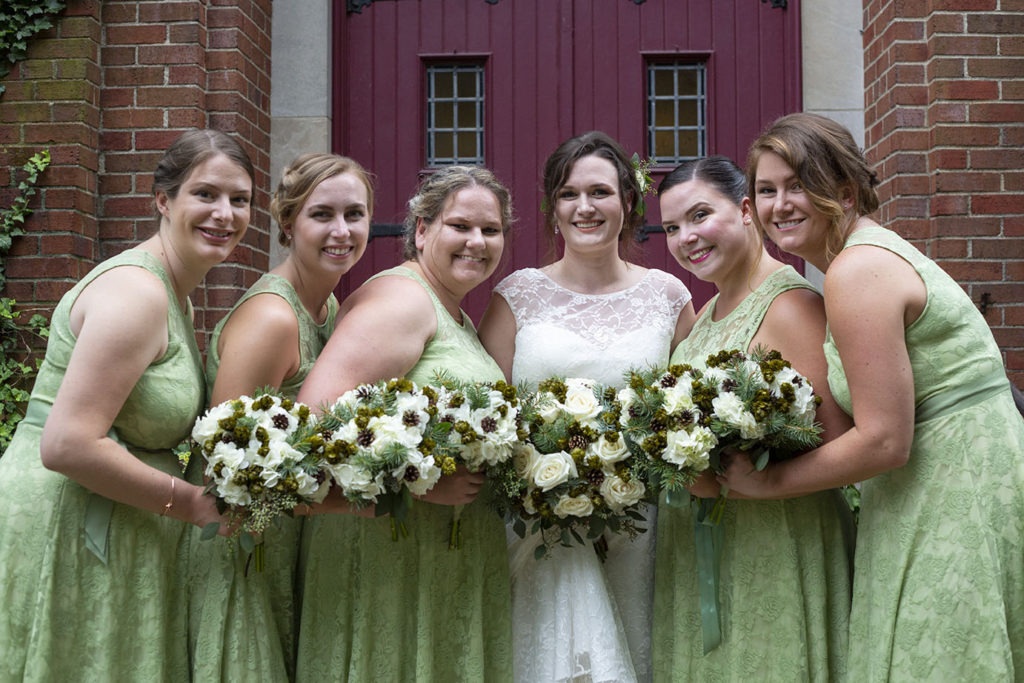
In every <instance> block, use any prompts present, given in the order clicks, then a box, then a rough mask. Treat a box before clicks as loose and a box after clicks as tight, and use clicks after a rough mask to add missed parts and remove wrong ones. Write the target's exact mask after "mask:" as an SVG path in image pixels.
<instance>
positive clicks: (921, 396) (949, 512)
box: [825, 227, 1024, 681]
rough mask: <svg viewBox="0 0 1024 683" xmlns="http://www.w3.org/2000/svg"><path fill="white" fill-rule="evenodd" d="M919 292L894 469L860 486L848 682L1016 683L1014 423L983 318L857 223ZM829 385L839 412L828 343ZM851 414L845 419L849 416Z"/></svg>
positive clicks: (839, 385)
mask: <svg viewBox="0 0 1024 683" xmlns="http://www.w3.org/2000/svg"><path fill="white" fill-rule="evenodd" d="M860 244H870V245H875V246H877V247H881V248H883V249H887V250H889V251H891V252H893V253H895V254H897V255H899V256H900V257H902V258H903V259H904V260H906V261H907V262H908V263H910V265H912V266H913V267H914V269H915V270H916V271H917V273H918V275H920V276H921V279H922V280H923V281H924V284H925V287H926V289H927V292H928V296H927V301H926V303H925V308H924V311H923V312H922V313H921V316H920V317H919V318H918V319H917V320H916V321H914V322H913V323H912V324H911V325H909V326H908V327H907V329H906V341H907V351H908V352H909V355H910V364H911V368H912V370H913V374H914V404H915V416H914V440H913V443H912V445H911V450H910V459H909V460H908V461H907V464H906V465H904V466H903V467H900V468H898V469H895V470H891V471H889V472H886V473H884V474H881V475H879V476H877V477H874V478H872V479H870V480H868V481H865V482H864V484H863V488H862V492H861V513H860V522H859V531H858V537H857V556H856V572H855V575H854V582H853V609H852V612H851V615H850V656H849V670H850V678H851V680H858V681H886V680H893V681H907V680H914V681H925V680H927V681H1013V680H1017V681H1020V680H1024V420H1022V419H1021V416H1020V414H1019V413H1018V412H1017V410H1016V408H1015V406H1014V403H1013V398H1012V394H1011V392H1010V386H1009V382H1008V381H1007V379H1006V375H1005V371H1004V369H1003V363H1002V357H1001V355H1000V352H999V348H998V347H997V346H996V342H995V340H994V339H993V337H992V333H991V331H990V330H989V327H988V325H987V324H986V322H985V319H984V318H982V316H981V314H980V313H978V311H977V309H975V307H974V304H973V303H972V302H971V300H970V299H969V298H968V297H967V295H966V294H965V293H964V291H963V290H962V289H961V288H960V285H958V284H957V283H956V282H955V281H954V280H953V279H952V278H950V277H949V276H948V275H947V274H946V273H945V272H944V271H943V270H942V269H941V268H940V267H939V266H938V265H937V264H935V263H934V262H932V261H931V260H929V259H928V258H926V257H925V256H923V255H922V254H921V253H920V252H919V251H918V250H917V249H916V248H915V247H914V246H913V245H911V244H909V243H908V242H906V241H904V240H903V239H902V238H900V237H899V236H898V235H897V234H896V233H894V232H892V231H890V230H886V229H885V228H881V227H870V228H862V229H861V230H858V231H856V232H855V233H853V234H852V235H851V236H850V237H849V238H848V239H847V241H846V247H847V248H848V247H851V246H854V245H860ZM825 354H826V357H827V358H828V362H829V385H830V386H831V387H832V394H833V395H834V396H835V397H836V400H837V401H838V402H839V405H840V406H842V407H843V409H844V410H846V411H848V412H849V411H851V410H852V407H851V406H852V404H851V402H850V393H849V387H848V386H847V383H846V376H845V374H844V371H843V366H842V363H841V362H840V359H839V354H838V352H837V350H836V348H835V345H834V344H833V343H832V340H831V337H830V338H829V339H828V340H827V341H826V344H825ZM854 419H856V415H854Z"/></svg>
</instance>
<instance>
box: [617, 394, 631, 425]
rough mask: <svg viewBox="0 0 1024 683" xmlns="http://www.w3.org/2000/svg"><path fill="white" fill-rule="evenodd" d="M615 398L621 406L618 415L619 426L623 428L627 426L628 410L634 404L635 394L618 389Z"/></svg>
mask: <svg viewBox="0 0 1024 683" xmlns="http://www.w3.org/2000/svg"><path fill="white" fill-rule="evenodd" d="M615 398H616V399H617V400H618V401H619V403H620V404H622V413H620V414H619V424H620V425H622V426H623V427H626V426H628V425H629V408H630V406H632V405H633V404H634V403H635V402H636V392H635V391H633V390H632V389H630V388H629V387H626V388H625V389H620V390H619V393H618V394H616V396H615Z"/></svg>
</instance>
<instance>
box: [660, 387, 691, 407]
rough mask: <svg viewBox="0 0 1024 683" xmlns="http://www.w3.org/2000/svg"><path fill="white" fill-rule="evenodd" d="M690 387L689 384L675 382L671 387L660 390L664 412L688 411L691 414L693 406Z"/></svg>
mask: <svg viewBox="0 0 1024 683" xmlns="http://www.w3.org/2000/svg"><path fill="white" fill-rule="evenodd" d="M691 392H692V387H691V386H690V382H682V381H680V382H676V385H675V386H673V387H668V388H666V389H662V395H663V396H664V397H665V403H664V406H665V412H668V413H678V412H680V411H683V410H689V411H691V412H693V411H694V410H695V406H694V404H693V396H692V393H691Z"/></svg>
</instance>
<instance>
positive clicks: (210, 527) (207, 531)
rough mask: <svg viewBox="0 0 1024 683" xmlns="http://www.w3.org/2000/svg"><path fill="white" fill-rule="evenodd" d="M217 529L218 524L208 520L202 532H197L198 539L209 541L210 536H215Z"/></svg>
mask: <svg viewBox="0 0 1024 683" xmlns="http://www.w3.org/2000/svg"><path fill="white" fill-rule="evenodd" d="M218 531H220V524H219V523H217V522H210V523H209V524H207V525H206V526H204V527H203V530H202V532H200V534H199V539H200V540H202V541H209V540H210V539H211V538H216V537H217V532H218Z"/></svg>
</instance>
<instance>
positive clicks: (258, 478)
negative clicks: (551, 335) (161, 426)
mask: <svg viewBox="0 0 1024 683" xmlns="http://www.w3.org/2000/svg"><path fill="white" fill-rule="evenodd" d="M311 437H312V441H311V440H310V439H311ZM192 439H193V441H194V443H195V448H196V449H197V450H198V451H199V452H200V453H201V454H202V456H203V458H204V460H205V462H206V467H205V470H204V474H205V475H206V478H207V480H208V484H207V488H206V492H207V493H212V494H213V495H215V496H216V497H217V509H218V510H219V511H220V512H221V513H224V512H227V513H228V518H229V520H230V521H231V523H232V524H233V525H234V526H235V533H236V535H238V537H239V542H240V543H241V545H242V547H243V549H245V550H246V551H248V552H250V553H251V554H252V555H251V556H252V557H255V560H256V562H255V565H256V570H257V571H262V569H263V543H262V541H261V535H262V534H263V532H264V531H266V529H267V527H268V526H269V525H270V523H271V522H273V521H274V520H275V519H276V518H277V517H279V516H280V515H283V514H288V515H290V514H291V512H292V510H293V509H294V508H295V506H296V505H299V504H306V505H309V504H311V503H316V502H320V501H322V500H323V498H324V496H325V495H326V494H327V488H328V486H327V483H326V481H325V479H326V477H325V473H324V472H323V469H322V465H323V463H322V461H321V459H320V457H319V455H318V453H317V447H316V443H315V442H316V426H315V424H314V421H313V420H312V418H311V416H310V410H309V407H308V406H306V405H303V404H301V403H295V402H293V401H291V400H290V399H286V398H282V397H280V396H278V395H276V394H273V393H269V392H267V393H260V392H257V395H256V396H254V397H249V396H241V397H239V398H236V399H232V400H230V401H225V402H224V403H221V404H219V405H216V406H213V407H212V408H210V409H209V410H208V411H207V412H206V414H204V415H202V416H201V417H199V418H198V419H197V420H196V423H195V426H194V427H193V428H192ZM217 527H218V525H217V524H216V523H214V524H210V525H208V526H207V527H206V528H205V529H204V530H203V534H202V536H203V538H212V537H213V536H215V535H216V533H217Z"/></svg>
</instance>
